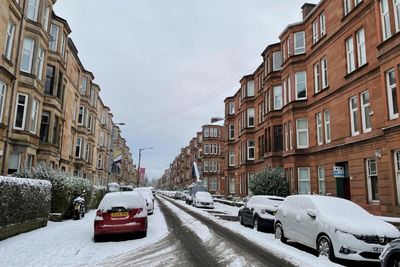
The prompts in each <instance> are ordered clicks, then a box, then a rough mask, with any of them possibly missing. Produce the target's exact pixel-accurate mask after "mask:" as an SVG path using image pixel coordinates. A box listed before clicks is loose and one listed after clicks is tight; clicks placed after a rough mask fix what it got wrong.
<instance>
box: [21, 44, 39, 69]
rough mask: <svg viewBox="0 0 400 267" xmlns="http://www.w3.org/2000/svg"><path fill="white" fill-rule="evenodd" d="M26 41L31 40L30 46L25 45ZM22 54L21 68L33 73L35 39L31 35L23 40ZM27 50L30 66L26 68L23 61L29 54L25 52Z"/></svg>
mask: <svg viewBox="0 0 400 267" xmlns="http://www.w3.org/2000/svg"><path fill="white" fill-rule="evenodd" d="M25 41H31V44H30V47H25ZM22 42H23V43H22V54H21V65H20V70H21V71H23V72H26V73H32V67H33V56H34V53H35V45H36V44H35V43H36V42H35V39H33V38H30V37H25V38H24V40H23V41H22ZM25 52H29V55H28V66H27V67H28V68H27V69H25V67H24V66H23V65H24V64H22V62H23V61H24V59H25V57H26V55H27V54H25Z"/></svg>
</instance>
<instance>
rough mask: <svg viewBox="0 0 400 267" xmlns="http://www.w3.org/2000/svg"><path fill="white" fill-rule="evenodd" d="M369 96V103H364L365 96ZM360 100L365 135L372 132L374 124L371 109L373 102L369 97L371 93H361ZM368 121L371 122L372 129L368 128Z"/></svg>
mask: <svg viewBox="0 0 400 267" xmlns="http://www.w3.org/2000/svg"><path fill="white" fill-rule="evenodd" d="M366 94H368V103H364V98H363V96H364V95H366ZM360 99H361V120H362V121H361V122H362V123H361V124H362V129H363V132H364V133H367V132H370V131H372V128H371V127H372V122H371V113H370V111H369V110H370V107H371V101H370V97H369V92H368V90H367V91H364V92H362V93H361V95H360ZM367 119H369V122H370V127H368V128H367Z"/></svg>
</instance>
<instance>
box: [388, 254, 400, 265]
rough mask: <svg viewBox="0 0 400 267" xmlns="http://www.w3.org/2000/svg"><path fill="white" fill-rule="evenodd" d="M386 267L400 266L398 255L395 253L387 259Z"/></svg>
mask: <svg viewBox="0 0 400 267" xmlns="http://www.w3.org/2000/svg"><path fill="white" fill-rule="evenodd" d="M385 266H388V267H398V266H400V253H395V254H393V255H391V256H390V257H389V259H388V260H387V262H386V265H385Z"/></svg>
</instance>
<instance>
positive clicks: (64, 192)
mask: <svg viewBox="0 0 400 267" xmlns="http://www.w3.org/2000/svg"><path fill="white" fill-rule="evenodd" d="M14 176H17V177H23V178H31V179H40V180H47V181H49V182H50V183H51V184H52V192H51V195H52V198H51V212H52V213H61V214H62V217H63V218H66V217H70V216H71V211H72V200H73V199H74V198H75V197H76V196H78V195H79V194H81V193H82V192H83V191H86V193H85V201H86V205H88V204H90V203H91V198H92V189H93V186H92V183H91V182H90V181H89V180H88V179H84V178H79V177H75V176H72V175H70V174H68V173H65V172H61V171H58V170H54V169H52V168H51V167H50V166H47V165H39V166H38V167H36V168H33V169H32V171H27V170H22V171H20V172H17V173H15V174H14Z"/></svg>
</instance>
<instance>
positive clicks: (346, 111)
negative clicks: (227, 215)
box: [225, 0, 400, 214]
mask: <svg viewBox="0 0 400 267" xmlns="http://www.w3.org/2000/svg"><path fill="white" fill-rule="evenodd" d="M399 15H400V1H391V0H381V1H377V0H376V1H373V0H370V1H367V0H364V1H346V0H345V1H342V0H331V1H321V2H320V3H319V4H318V5H316V6H315V5H312V4H305V5H304V6H303V21H301V22H298V23H294V24H291V25H288V26H287V27H286V28H285V29H284V30H283V31H282V33H281V34H280V36H279V38H280V43H277V44H272V45H270V46H268V47H267V48H266V49H265V51H264V52H263V53H262V56H263V63H262V64H261V65H260V66H259V67H258V68H257V69H256V71H255V72H254V73H253V74H251V75H246V76H244V77H243V79H242V80H241V88H240V89H239V90H238V92H237V93H236V94H235V95H234V96H232V97H228V98H227V99H226V100H225V105H226V109H225V110H226V115H225V129H226V132H227V136H226V151H227V153H226V159H227V160H226V166H227V167H226V170H225V177H226V179H227V181H228V182H227V186H228V188H229V193H230V194H239V195H246V194H248V193H249V192H248V188H247V187H248V181H249V179H250V178H251V176H252V175H253V174H254V173H256V172H258V171H260V170H262V168H263V167H264V166H267V165H277V166H281V167H282V168H283V169H284V173H285V176H286V177H287V179H288V181H289V182H290V191H291V192H292V193H294V194H297V193H298V194H313V193H315V194H329V195H334V196H338V197H343V198H347V199H351V200H352V201H354V202H356V203H358V204H360V205H361V206H363V207H365V208H366V209H368V210H369V211H371V212H373V213H375V214H400V208H399V203H400V119H399V108H398V107H399V105H400V92H399V66H400V33H399V31H400V18H399Z"/></svg>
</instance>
